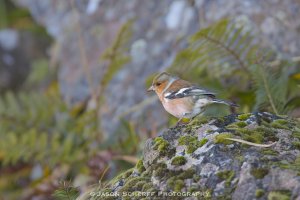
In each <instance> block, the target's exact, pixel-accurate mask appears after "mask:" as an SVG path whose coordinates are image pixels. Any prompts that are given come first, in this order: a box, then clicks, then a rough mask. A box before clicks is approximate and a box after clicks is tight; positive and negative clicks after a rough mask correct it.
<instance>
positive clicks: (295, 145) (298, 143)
mask: <svg viewBox="0 0 300 200" xmlns="http://www.w3.org/2000/svg"><path fill="white" fill-rule="evenodd" d="M293 145H294V147H295V148H296V149H299V150H300V142H293Z"/></svg>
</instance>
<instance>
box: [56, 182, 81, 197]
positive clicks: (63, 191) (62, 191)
mask: <svg viewBox="0 0 300 200" xmlns="http://www.w3.org/2000/svg"><path fill="white" fill-rule="evenodd" d="M78 196H79V191H78V189H77V188H75V187H73V186H71V184H70V183H69V182H65V181H64V182H63V183H62V184H61V186H60V188H59V189H58V190H55V192H54V193H53V197H54V198H55V199H57V200H74V199H76V198H77V197H78Z"/></svg>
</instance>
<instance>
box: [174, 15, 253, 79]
mask: <svg viewBox="0 0 300 200" xmlns="http://www.w3.org/2000/svg"><path fill="white" fill-rule="evenodd" d="M257 48H258V46H257V45H256V44H255V41H254V39H253V37H252V36H251V33H250V31H246V30H245V29H244V28H243V27H239V28H237V27H236V26H235V23H233V22H231V21H230V20H228V19H225V20H221V21H219V22H217V23H216V24H214V25H212V26H209V27H207V28H205V29H202V30H200V31H199V32H197V33H196V34H195V35H193V36H192V37H191V39H190V41H189V46H188V48H187V49H185V50H183V51H182V52H181V53H180V54H178V56H177V57H176V59H175V61H174V64H173V65H172V67H171V68H173V69H174V70H175V71H176V70H180V68H181V69H182V70H187V69H193V68H198V70H199V69H200V70H204V69H207V71H208V73H209V74H213V75H214V76H216V74H217V76H221V75H222V74H221V73H220V71H222V68H223V67H224V64H226V63H228V64H229V65H230V69H228V71H227V73H228V72H230V70H242V71H246V72H248V71H249V66H250V63H249V60H250V59H248V58H250V57H252V56H253V55H254V53H255V52H256V50H257ZM182 63H186V65H184V66H182ZM216 72H217V73H216ZM225 73H226V72H225Z"/></svg>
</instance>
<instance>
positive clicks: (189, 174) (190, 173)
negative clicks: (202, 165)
mask: <svg viewBox="0 0 300 200" xmlns="http://www.w3.org/2000/svg"><path fill="white" fill-rule="evenodd" d="M195 173H196V171H195V169H193V168H190V169H187V170H185V171H183V172H182V173H180V174H179V175H178V176H177V178H178V179H182V180H184V179H189V178H193V176H194V175H195Z"/></svg>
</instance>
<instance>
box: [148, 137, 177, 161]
mask: <svg viewBox="0 0 300 200" xmlns="http://www.w3.org/2000/svg"><path fill="white" fill-rule="evenodd" d="M153 148H154V149H155V150H158V151H159V153H160V155H162V156H169V157H171V156H172V155H174V153H175V151H174V148H172V147H171V145H170V144H169V142H168V141H166V140H165V139H163V138H162V137H157V138H155V139H154V147H153Z"/></svg>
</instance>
